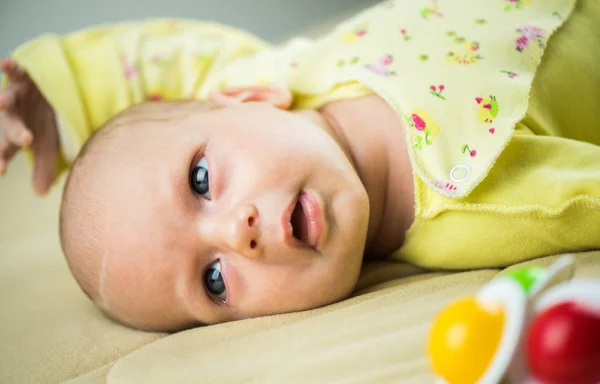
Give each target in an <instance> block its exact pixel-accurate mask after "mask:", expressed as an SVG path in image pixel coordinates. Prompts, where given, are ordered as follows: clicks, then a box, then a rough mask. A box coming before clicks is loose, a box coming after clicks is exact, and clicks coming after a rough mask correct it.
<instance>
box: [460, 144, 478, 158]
mask: <svg viewBox="0 0 600 384" xmlns="http://www.w3.org/2000/svg"><path fill="white" fill-rule="evenodd" d="M461 151H462V153H466V152H469V155H470V156H471V157H475V156H477V151H476V150H475V149H471V148H469V145H468V144H465V145H463V146H462V150H461Z"/></svg>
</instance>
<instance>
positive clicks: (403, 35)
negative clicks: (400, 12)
mask: <svg viewBox="0 0 600 384" xmlns="http://www.w3.org/2000/svg"><path fill="white" fill-rule="evenodd" d="M400 34H401V35H402V38H404V41H408V40H410V39H412V36H410V35H409V34H408V33H407V32H406V29H404V28H402V29H400Z"/></svg>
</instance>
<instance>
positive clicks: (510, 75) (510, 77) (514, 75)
mask: <svg viewBox="0 0 600 384" xmlns="http://www.w3.org/2000/svg"><path fill="white" fill-rule="evenodd" d="M500 72H502V73H506V74H507V75H508V78H509V79H514V78H515V77H517V76H519V75H517V74H516V73H514V72H512V71H504V70H502V71H500Z"/></svg>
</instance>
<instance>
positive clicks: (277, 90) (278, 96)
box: [210, 83, 292, 109]
mask: <svg viewBox="0 0 600 384" xmlns="http://www.w3.org/2000/svg"><path fill="white" fill-rule="evenodd" d="M210 101H211V102H213V103H214V104H216V105H217V106H219V107H226V106H229V105H236V104H241V103H248V102H262V103H268V104H271V105H272V106H274V107H275V108H279V109H288V108H289V107H290V105H291V104H292V93H291V92H290V90H289V89H288V87H286V86H285V85H284V84H280V83H275V84H269V85H252V86H247V87H240V88H226V89H222V90H220V91H215V92H213V93H211V94H210Z"/></svg>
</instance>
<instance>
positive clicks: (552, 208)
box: [393, 0, 600, 269]
mask: <svg viewBox="0 0 600 384" xmlns="http://www.w3.org/2000/svg"><path fill="white" fill-rule="evenodd" d="M598 57H600V2H597V1H590V0H581V1H578V3H577V5H576V6H575V9H574V10H573V13H572V15H571V17H570V18H569V20H568V21H567V22H566V23H565V25H564V26H563V27H562V28H560V29H559V30H558V31H557V32H556V34H555V35H554V36H553V37H552V38H551V39H550V41H549V42H548V47H547V49H546V53H545V54H544V58H543V60H542V62H541V64H540V66H539V69H538V71H537V74H536V77H535V80H534V82H533V86H532V89H531V93H530V96H529V99H530V105H529V108H528V111H527V115H526V116H525V118H524V119H522V120H521V121H520V122H519V123H518V124H517V125H516V128H515V131H516V133H515V135H514V137H513V138H512V140H511V141H510V142H509V143H508V145H507V147H506V149H505V150H504V152H503V153H502V154H501V155H500V157H499V158H498V160H497V162H496V163H495V165H494V166H493V167H492V169H491V171H490V173H489V174H488V176H487V177H486V178H485V179H484V180H483V182H482V183H481V184H480V185H479V186H478V187H477V188H475V190H474V191H473V192H472V193H471V194H470V195H469V196H468V197H466V198H460V199H452V198H447V197H444V196H442V195H440V194H438V193H435V192H433V191H432V190H431V189H429V188H427V187H426V186H425V185H424V183H423V182H422V181H421V180H419V179H418V178H417V179H416V180H415V184H416V192H417V193H416V203H417V214H416V217H417V218H416V220H415V222H414V224H413V226H412V227H411V228H410V229H409V231H408V233H407V236H406V242H405V244H404V246H403V247H402V248H401V249H400V250H399V251H398V252H396V253H395V254H394V256H393V257H394V258H396V259H399V260H404V261H409V262H413V263H416V264H418V265H420V266H423V267H432V268H448V269H449V268H455V269H457V268H477V267H502V266H507V265H510V264H513V263H515V262H519V261H523V260H527V259H532V258H535V257H540V256H544V255H550V254H556V253H561V252H569V251H585V250H591V249H600V236H598V228H599V226H600V146H599V145H600V108H599V107H600V86H599V84H600V64H599V63H598ZM490 129H492V128H490ZM472 150H478V148H475V147H474V148H472ZM478 153H479V152H477V155H478Z"/></svg>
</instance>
